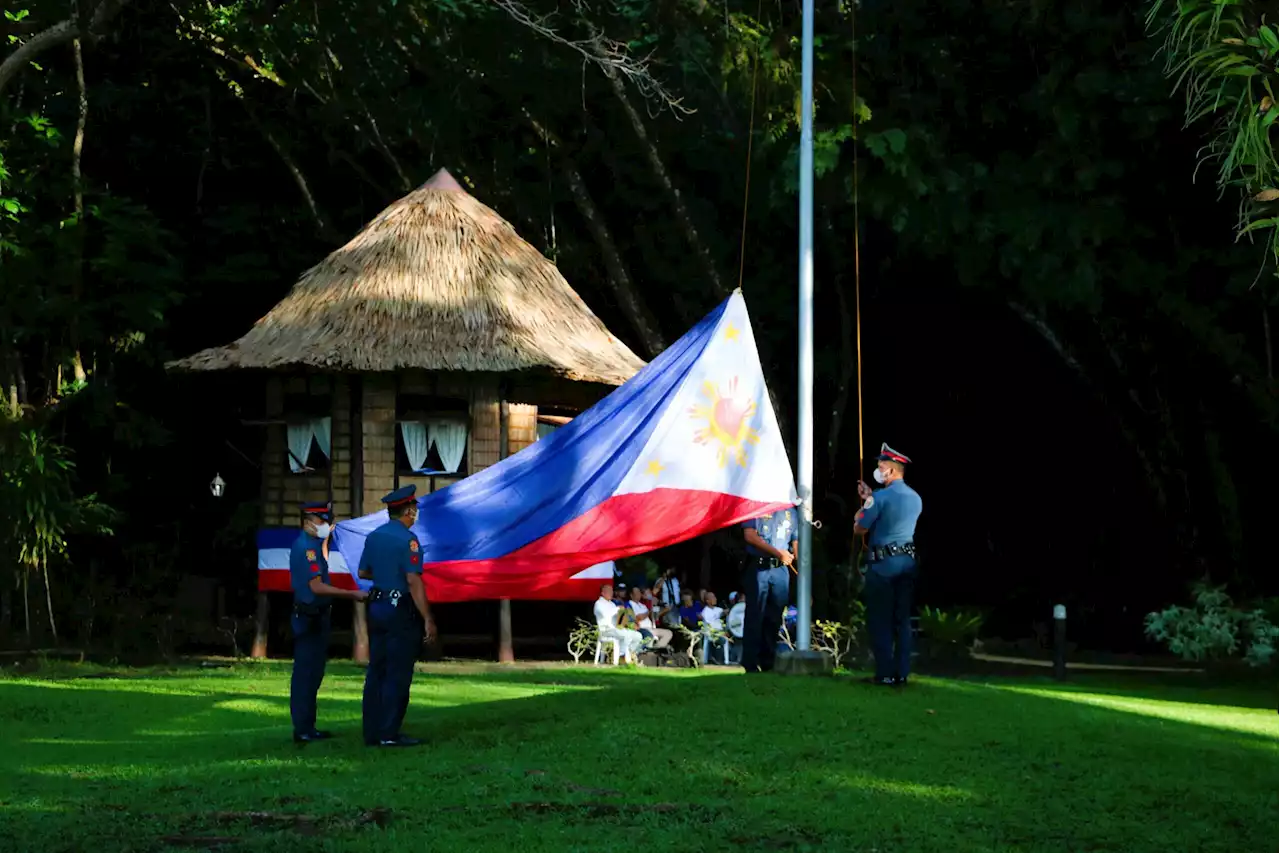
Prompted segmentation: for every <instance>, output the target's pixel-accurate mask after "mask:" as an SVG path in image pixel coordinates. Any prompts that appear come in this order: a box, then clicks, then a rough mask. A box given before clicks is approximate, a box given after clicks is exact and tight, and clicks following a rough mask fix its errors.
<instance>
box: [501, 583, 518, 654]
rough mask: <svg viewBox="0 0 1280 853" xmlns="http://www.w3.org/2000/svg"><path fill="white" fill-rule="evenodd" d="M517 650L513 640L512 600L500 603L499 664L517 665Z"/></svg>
mask: <svg viewBox="0 0 1280 853" xmlns="http://www.w3.org/2000/svg"><path fill="white" fill-rule="evenodd" d="M515 662H516V650H515V645H514V643H513V642H512V639H511V599H509V598H504V599H502V600H501V601H499V602H498V663H515Z"/></svg>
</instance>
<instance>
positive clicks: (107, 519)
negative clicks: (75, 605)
mask: <svg viewBox="0 0 1280 853" xmlns="http://www.w3.org/2000/svg"><path fill="white" fill-rule="evenodd" d="M74 471H75V463H73V462H72V461H71V459H70V452H69V451H68V450H67V448H65V447H63V446H61V445H59V444H57V443H56V442H54V441H53V440H52V439H50V438H49V437H48V436H46V435H44V434H43V433H42V432H41V431H40V430H38V429H35V428H31V427H28V426H25V425H22V424H18V423H12V422H5V423H0V519H3V520H4V522H3V525H0V549H3V551H4V553H5V554H12V555H14V556H15V557H16V563H17V571H16V572H15V573H14V576H13V577H12V579H11V581H10V582H11V583H13V582H15V581H17V582H20V583H21V585H22V588H23V595H24V604H25V606H24V612H25V613H27V614H28V616H27V619H26V625H25V629H26V632H27V634H28V635H30V633H31V629H32V626H31V624H30V616H29V613H30V606H29V601H28V600H27V595H28V591H29V589H30V585H31V580H32V579H33V578H34V579H35V580H36V581H38V582H43V584H44V587H45V603H46V608H47V609H46V615H47V617H48V620H49V627H50V630H51V631H52V633H53V637H54V639H55V640H56V639H57V636H58V629H57V624H56V620H55V618H54V606H53V592H52V581H51V577H50V568H51V566H52V567H55V568H61V567H63V566H65V565H66V564H68V563H69V561H70V560H69V553H68V539H69V538H70V537H71V536H72V535H73V534H76V533H92V534H110V533H111V528H110V527H109V526H108V525H109V524H110V523H111V521H112V520H113V518H114V513H113V512H112V511H111V509H110V508H109V507H106V506H104V505H103V504H101V503H100V502H99V501H98V500H97V496H96V495H76V493H75V489H74V479H73V477H74Z"/></svg>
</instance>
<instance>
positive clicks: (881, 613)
mask: <svg viewBox="0 0 1280 853" xmlns="http://www.w3.org/2000/svg"><path fill="white" fill-rule="evenodd" d="M910 462H911V460H910V459H908V458H907V457H906V456H905V455H903V454H901V453H899V452H898V451H896V450H894V449H893V448H892V447H890V446H889V445H887V444H882V445H880V455H879V457H878V458H877V460H876V470H875V480H876V482H877V483H879V484H881V485H882V486H883V487H884V488H882V489H877V490H876V491H875V492H872V490H871V488H870V487H869V486H868V485H867V484H866V483H864V482H862V481H861V480H859V481H858V496H859V497H860V498H862V500H863V504H862V509H860V510H858V514H857V515H856V516H855V518H854V525H853V532H854V535H856V536H861V535H864V534H867V535H868V542H867V577H866V586H865V588H864V592H865V595H866V600H867V627H868V629H869V630H870V632H871V649H872V651H873V652H874V653H875V659H876V674H875V676H874V677H872V678H871V679H869V681H870V683H872V684H875V685H877V686H880V687H903V686H905V685H906V683H907V677H908V676H909V675H910V673H911V605H912V601H911V599H912V595H913V593H914V592H915V584H916V545H915V534H916V521H917V520H918V519H919V518H920V512H921V509H922V503H921V500H920V495H918V494H916V491H915V489H913V488H911V487H910V486H908V485H907V482H906V480H905V479H904V478H905V474H906V467H907V465H908V464H909V463H910Z"/></svg>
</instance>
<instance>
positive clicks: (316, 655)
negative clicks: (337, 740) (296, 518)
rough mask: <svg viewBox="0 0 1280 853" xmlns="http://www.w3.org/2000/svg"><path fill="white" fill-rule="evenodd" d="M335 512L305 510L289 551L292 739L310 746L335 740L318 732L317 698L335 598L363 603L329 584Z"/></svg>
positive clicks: (315, 506)
mask: <svg viewBox="0 0 1280 853" xmlns="http://www.w3.org/2000/svg"><path fill="white" fill-rule="evenodd" d="M332 522H333V509H332V508H331V507H330V506H329V504H328V503H306V504H303V505H302V532H301V533H299V534H298V538H297V539H295V540H294V542H293V544H292V545H291V546H289V584H290V586H292V587H293V615H292V617H291V618H290V620H289V622H290V627H292V628H293V676H292V678H291V679H290V681H289V715H290V716H291V717H292V718H293V739H294V740H295V741H297V742H298V743H310V742H312V741H316V740H324V739H325V738H328V737H330V736H331V735H330V733H329V732H322V731H317V730H316V694H317V693H318V692H319V691H320V682H321V681H323V680H324V665H325V663H326V661H327V660H328V658H329V611H330V609H331V607H332V601H331V599H334V598H346V599H352V600H354V601H363V600H364V597H365V594H364V592H363V591H361V590H356V591H354V592H353V591H350V590H345V589H338V588H337V587H335V586H330V584H329V560H328V559H327V558H326V557H325V554H324V541H325V539H327V538H328V537H329V534H330V532H332V530H333V524H332Z"/></svg>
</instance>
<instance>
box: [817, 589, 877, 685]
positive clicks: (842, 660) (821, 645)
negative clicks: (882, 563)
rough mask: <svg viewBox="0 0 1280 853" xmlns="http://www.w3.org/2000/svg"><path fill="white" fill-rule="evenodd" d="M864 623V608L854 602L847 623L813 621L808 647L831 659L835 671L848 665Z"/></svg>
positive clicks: (823, 620)
mask: <svg viewBox="0 0 1280 853" xmlns="http://www.w3.org/2000/svg"><path fill="white" fill-rule="evenodd" d="M866 622H867V619H866V606H865V605H864V604H863V603H862V602H861V601H857V602H854V607H853V615H852V617H851V619H850V621H849V622H848V623H844V622H835V621H832V620H828V619H815V620H813V628H812V630H811V631H810V636H809V645H810V647H811V648H813V650H814V651H817V652H821V653H822V654H824V655H827V656H828V657H829V658H831V662H832V663H833V664H834V665H835V667H836V669H841V668H843V667H844V665H845V664H846V663H848V660H849V655H850V654H851V653H852V652H853V648H854V646H855V645H856V644H857V642H858V637H859V635H860V634H861V632H862V629H863V628H864V627H865V626H866Z"/></svg>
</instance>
